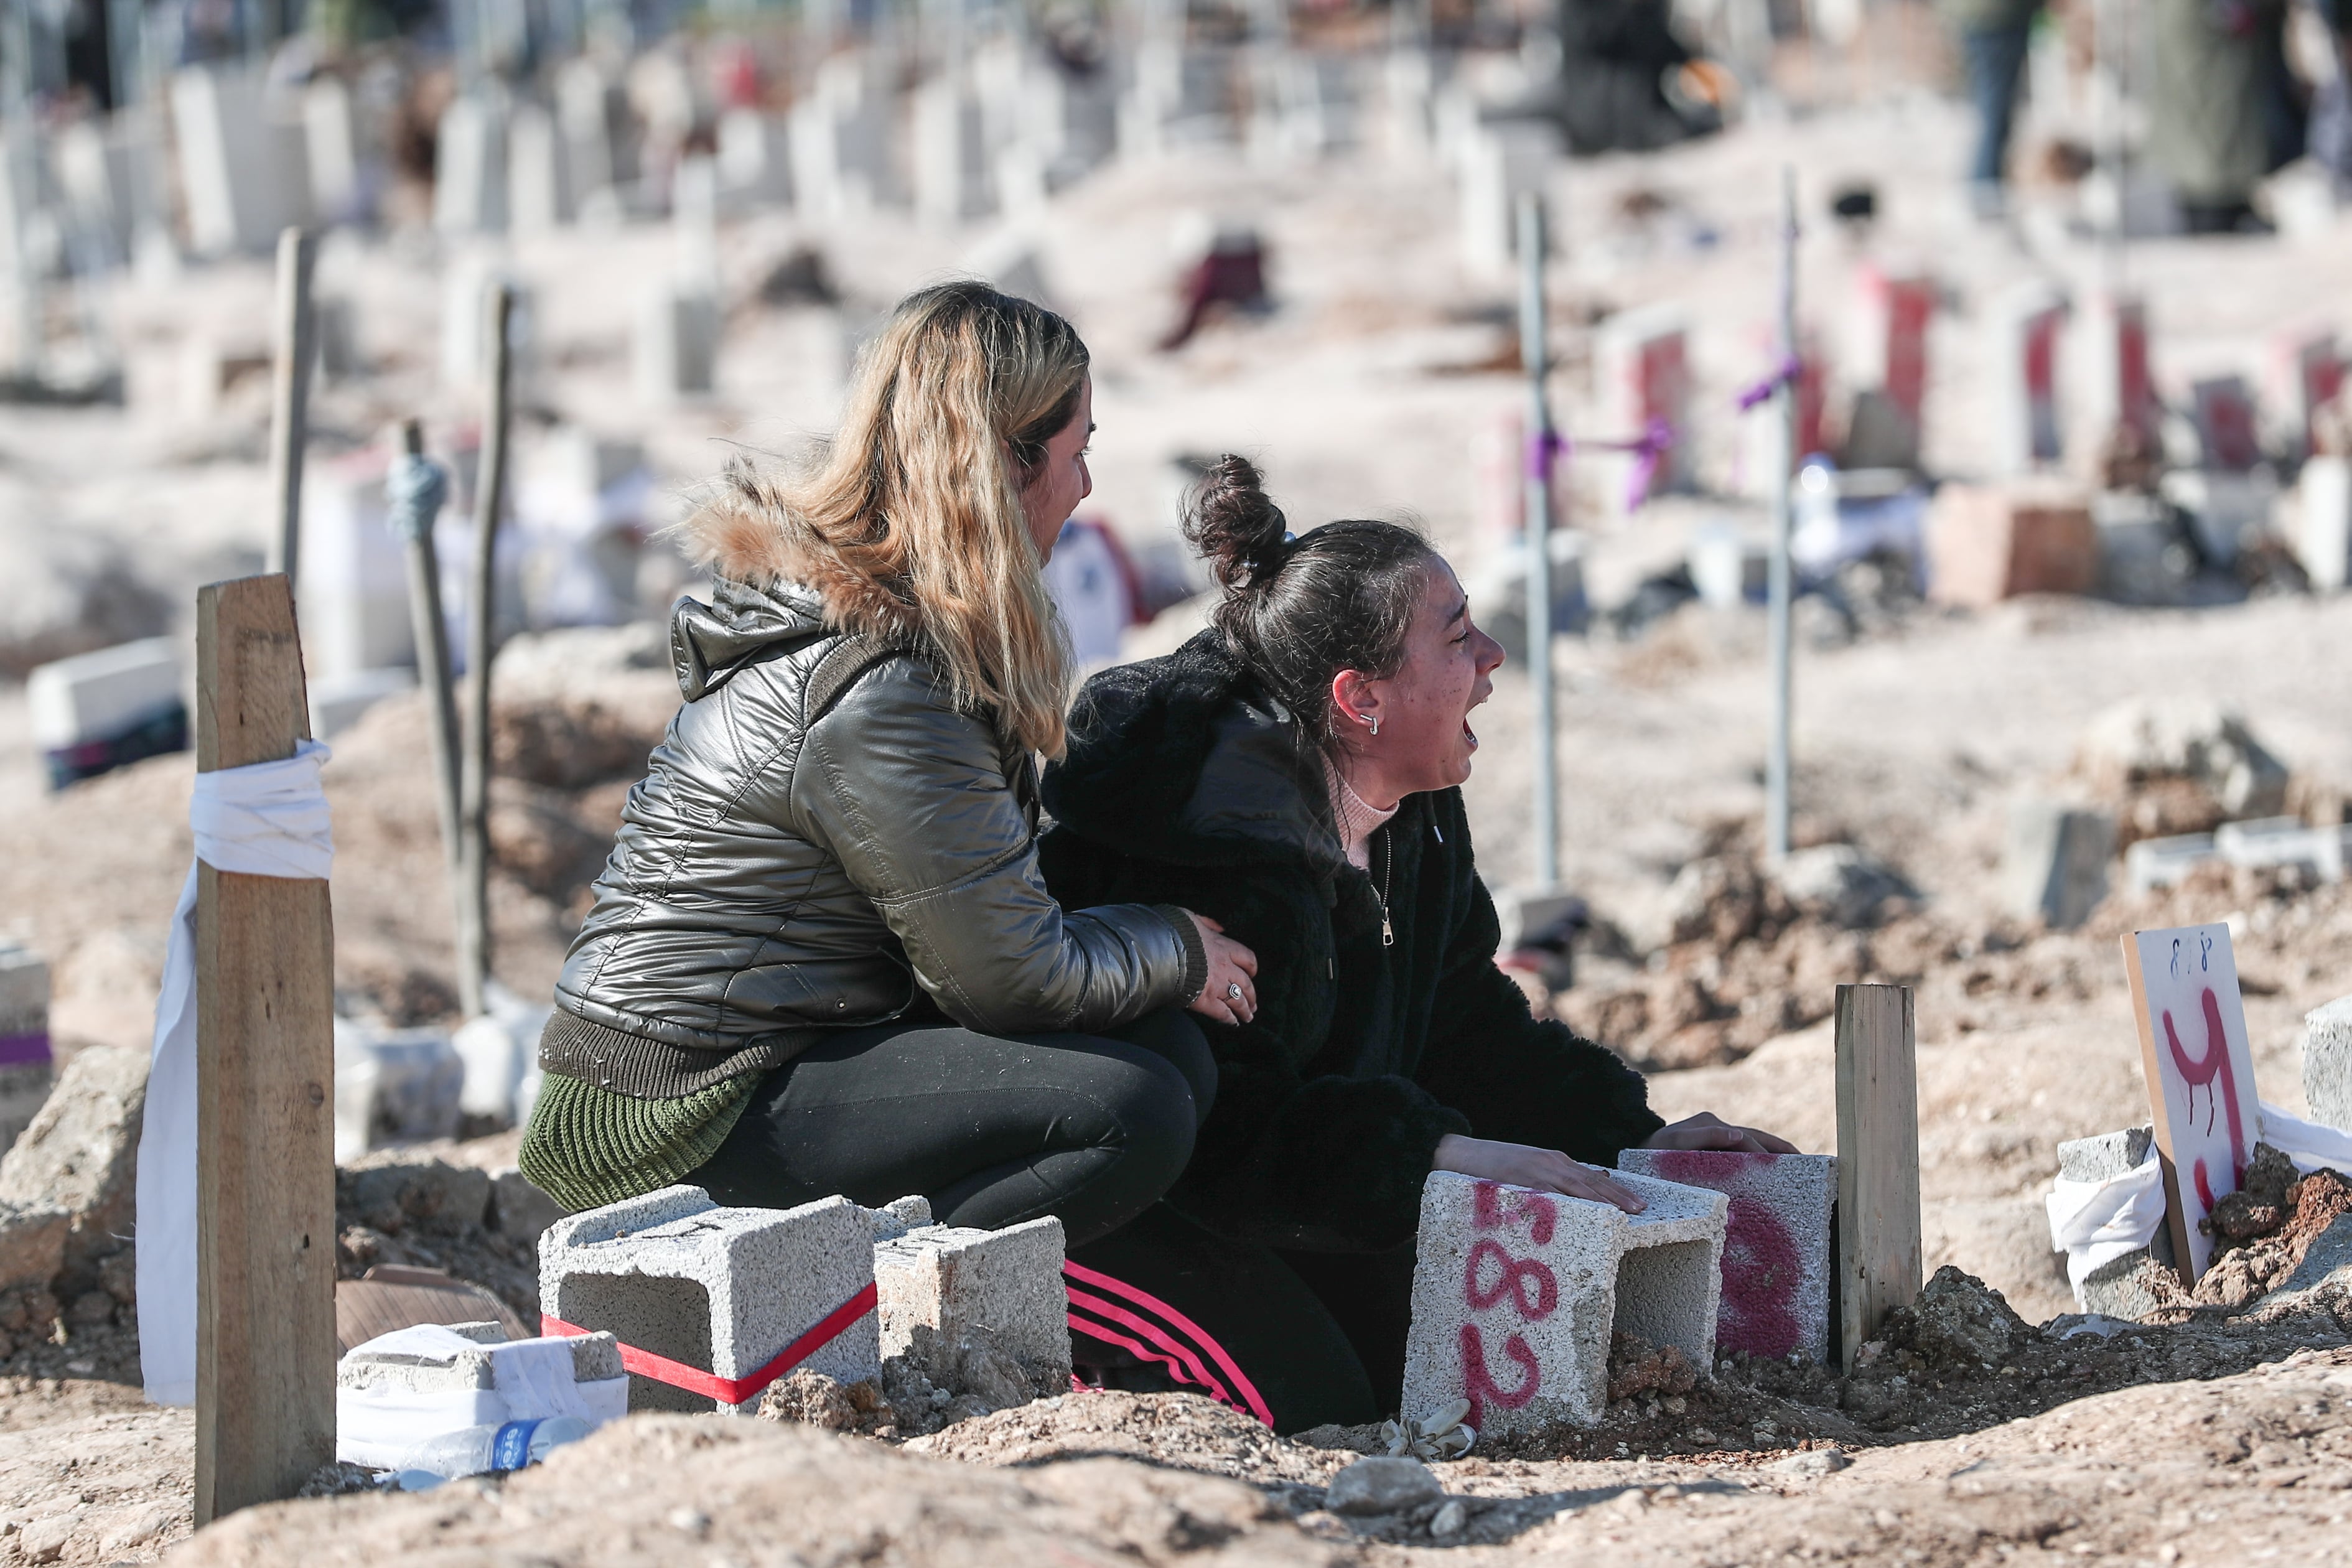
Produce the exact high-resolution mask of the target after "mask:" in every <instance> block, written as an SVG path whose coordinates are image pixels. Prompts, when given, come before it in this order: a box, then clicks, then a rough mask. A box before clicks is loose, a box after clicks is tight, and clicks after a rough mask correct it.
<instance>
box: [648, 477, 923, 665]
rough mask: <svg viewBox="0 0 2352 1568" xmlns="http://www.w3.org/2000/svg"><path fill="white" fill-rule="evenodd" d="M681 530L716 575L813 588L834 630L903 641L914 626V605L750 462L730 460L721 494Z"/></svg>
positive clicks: (691, 553) (696, 557)
mask: <svg viewBox="0 0 2352 1568" xmlns="http://www.w3.org/2000/svg"><path fill="white" fill-rule="evenodd" d="M678 537H679V541H680V542H681V543H683V544H684V546H685V548H686V553H687V557H688V559H689V560H691V561H692V562H694V563H695V564H697V565H698V566H702V567H706V568H708V569H709V572H710V574H712V575H713V576H715V577H718V578H720V579H721V580H727V579H732V580H733V581H735V582H738V583H744V584H751V586H752V587H755V588H766V589H777V588H779V587H781V586H782V585H784V584H799V585H800V586H801V587H803V588H805V589H807V590H808V591H809V595H810V596H811V597H813V598H814V601H815V602H816V604H817V605H818V607H819V612H820V613H821V615H822V616H823V617H824V624H825V625H826V626H831V627H833V628H834V629H835V630H836V631H845V632H864V633H866V634H868V635H870V636H875V637H889V638H893V639H896V640H903V639H905V638H907V637H909V636H910V635H911V634H913V633H914V631H915V629H916V626H917V620H916V616H915V609H914V605H912V604H910V603H909V602H908V600H907V599H906V598H904V597H902V596H901V595H898V594H897V593H894V592H893V591H892V590H891V588H890V586H889V584H886V583H880V582H877V581H876V580H875V579H874V578H872V577H871V576H869V575H867V574H865V573H863V572H860V571H858V570H856V568H855V567H853V566H851V565H850V564H849V563H847V562H845V561H844V560H843V559H842V558H841V553H840V552H839V551H838V550H836V549H835V547H834V546H833V544H832V543H831V542H828V541H827V540H825V539H824V538H823V537H822V536H821V535H819V534H818V533H817V532H816V531H815V530H814V529H812V528H810V527H809V526H808V525H807V524H806V523H805V522H803V521H802V520H801V519H800V518H799V517H798V516H797V515H795V514H794V512H793V510H792V508H791V507H790V506H788V505H786V504H785V502H784V500H783V498H782V495H781V494H780V493H779V492H778V490H777V489H776V487H775V485H774V484H773V482H772V481H771V480H769V479H766V478H764V477H763V476H762V475H761V473H760V471H759V470H758V469H757V468H754V467H753V466H752V465H751V463H749V462H743V461H739V462H734V463H730V464H729V465H728V466H727V469H726V471H725V472H724V473H723V474H721V475H720V476H719V481H718V487H717V489H716V491H715V493H713V494H712V495H710V496H709V498H707V499H706V500H704V501H703V503H702V504H701V505H700V506H698V507H697V508H696V509H695V510H694V511H693V513H692V514H691V515H690V516H688V518H687V520H686V521H684V522H683V523H681V524H679V525H678Z"/></svg>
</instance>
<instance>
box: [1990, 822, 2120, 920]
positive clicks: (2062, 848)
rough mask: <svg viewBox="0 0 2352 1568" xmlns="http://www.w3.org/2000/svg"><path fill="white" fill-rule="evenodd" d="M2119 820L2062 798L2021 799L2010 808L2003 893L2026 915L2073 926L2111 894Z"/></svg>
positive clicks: (2014, 908) (2015, 911)
mask: <svg viewBox="0 0 2352 1568" xmlns="http://www.w3.org/2000/svg"><path fill="white" fill-rule="evenodd" d="M2115 848H2116V819H2115V818H2114V817H2113V816H2109V815H2108V814H2107V813H2105V812H2104V811H2093V810H2090V809H2088V808H2087V807H2079V806H2070V805H2063V804H2061V803H2060V802H2057V801H2049V800H2021V801H2017V802H2015V803H2013V804H2012V805H2011V806H2010V809H2009V835H2008V838H2007V840H2006V842H2005V843H2004V844H2003V845H2002V847H2001V859H2000V881H2001V898H2002V900H2003V901H2004V902H2005V903H2006V904H2007V905H2008V906H2009V911H2010V913H2011V914H2013V915H2016V916H2017V917H2018V918H2019V919H2021V920H2041V921H2046V922H2047V923H2048V924H2049V926H2050V929H2051V930H2053V931H2071V930H2073V929H2074V927H2076V926H2078V925H2081V924H2082V923H2083V922H2084V921H2085V920H2087V919H2089V918H2090V914H2091V910H2093V909H2095V908H2096V907H2097V905H2098V902H2099V900H2101V899H2103V898H2105V897H2106V894H2107V862H2108V860H2109V859H2110V858H2113V856H2114V854H2115Z"/></svg>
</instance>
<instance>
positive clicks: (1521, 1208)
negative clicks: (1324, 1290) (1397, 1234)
mask: <svg viewBox="0 0 2352 1568" xmlns="http://www.w3.org/2000/svg"><path fill="white" fill-rule="evenodd" d="M1618 1181H1619V1183H1620V1184H1622V1185H1624V1186H1627V1187H1630V1188H1632V1189H1633V1191H1634V1192H1635V1193H1636V1194H1639V1195H1640V1196H1641V1197H1642V1198H1643V1200H1644V1201H1646V1202H1647V1203H1648V1205H1649V1207H1648V1209H1647V1210H1646V1211H1644V1212H1643V1213H1642V1214H1639V1215H1629V1214H1626V1213H1624V1212H1623V1211H1622V1210H1620V1209H1618V1208H1616V1207H1614V1206H1612V1205H1608V1204H1597V1203H1588V1202H1586V1201H1584V1200H1583V1199H1580V1198H1570V1197H1560V1196H1556V1195H1553V1194H1544V1193H1536V1192H1530V1191H1528V1190H1527V1189H1526V1188H1522V1187H1511V1186H1505V1185H1503V1184H1500V1183H1496V1182H1486V1181H1477V1180H1474V1179H1472V1178H1471V1177H1468V1176H1462V1175H1456V1174H1455V1173H1453V1172H1451V1171H1433V1172H1432V1173H1430V1175H1429V1179H1428V1181H1427V1182H1426V1183H1424V1184H1423V1187H1422V1192H1421V1232H1420V1251H1419V1257H1418V1258H1417V1260H1416V1262H1415V1265H1414V1268H1413V1277H1412V1331H1411V1334H1410V1336H1409V1338H1408V1339H1407V1341H1406V1345H1405V1370H1404V1407H1403V1414H1404V1415H1405V1416H1406V1417H1407V1418H1409V1419H1418V1418H1420V1417H1421V1416H1423V1415H1426V1414H1428V1413H1430V1412H1433V1411H1435V1410H1438V1409H1440V1408H1442V1407H1444V1406H1445V1405H1450V1404H1452V1403H1453V1402H1454V1401H1455V1400H1461V1399H1466V1400H1468V1401H1470V1404H1471V1408H1472V1414H1471V1425H1472V1426H1475V1427H1476V1428H1477V1429H1478V1430H1479V1432H1480V1433H1481V1434H1484V1435H1488V1436H1494V1435H1500V1434H1503V1433H1508V1432H1528V1431H1536V1430H1539V1429H1541V1428H1542V1427H1544V1426H1548V1425H1550V1424H1553V1423H1557V1422H1562V1421H1568V1422H1575V1423H1578V1424H1580V1425H1589V1424H1591V1423H1592V1422H1595V1421H1598V1420H1600V1419H1601V1415H1602V1414H1603V1412H1604V1411H1605V1410H1606V1408H1607V1405H1608V1391H1609V1336H1610V1334H1611V1332H1612V1331H1615V1330H1622V1331H1625V1332H1627V1333H1633V1334H1638V1335H1640V1336H1641V1337H1642V1338H1643V1339H1644V1340H1647V1341H1648V1342H1650V1343H1652V1344H1654V1345H1660V1346H1664V1345H1674V1346H1675V1347H1676V1348H1677V1349H1679V1350H1681V1351H1682V1352H1683V1353H1684V1354H1685V1355H1686V1356H1688V1357H1689V1358H1690V1359H1691V1360H1692V1361H1693V1362H1694V1363H1696V1364H1697V1365H1699V1366H1701V1367H1711V1366H1712V1365H1713V1364H1714V1360H1713V1358H1714V1351H1715V1320H1716V1311H1717V1304H1718V1301H1719V1299H1720V1297H1721V1294H1722V1289H1723V1279H1722V1260H1723V1236H1724V1216H1725V1214H1726V1211H1727V1208H1728V1207H1729V1205H1728V1201H1727V1199H1726V1198H1725V1197H1724V1195H1723V1194H1721V1193H1713V1192H1707V1191H1705V1190H1703V1189H1701V1188H1697V1187H1685V1186H1679V1185H1677V1184H1674V1183H1671V1182H1661V1181H1657V1180H1655V1179H1654V1178H1652V1177H1648V1176H1640V1175H1633V1174H1631V1173H1627V1174H1624V1175H1622V1176H1620V1177H1619V1178H1618Z"/></svg>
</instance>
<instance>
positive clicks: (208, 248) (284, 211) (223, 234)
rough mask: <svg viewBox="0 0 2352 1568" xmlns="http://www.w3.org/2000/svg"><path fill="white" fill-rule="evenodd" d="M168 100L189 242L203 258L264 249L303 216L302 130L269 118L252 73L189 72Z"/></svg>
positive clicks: (179, 75)
mask: <svg viewBox="0 0 2352 1568" xmlns="http://www.w3.org/2000/svg"><path fill="white" fill-rule="evenodd" d="M171 93H172V123H173V131H174V132H175V133H176V135H175V140H176V141H177V142H178V145H179V151H180V190H181V195H182V199H183V201H184V204H185V206H186V211H187V219H188V238H189V241H190V242H191V243H192V244H193V245H194V247H195V248H196V249H197V251H198V252H200V253H202V254H204V255H207V256H225V255H228V254H230V253H232V252H236V251H251V252H260V251H266V250H268V249H269V248H270V247H273V246H275V245H276V244H277V243H278V232H279V231H280V230H282V229H284V228H285V227H287V226H289V225H290V224H299V223H300V222H302V221H303V220H304V219H305V218H306V217H307V216H308V210H307V209H308V205H309V204H308V202H307V201H306V200H305V197H306V196H307V195H308V193H309V174H308V171H307V170H306V169H305V167H304V166H303V165H304V162H305V157H304V153H303V151H302V130H301V128H300V127H299V125H295V126H280V125H278V123H276V122H275V121H272V120H271V119H270V118H269V117H268V112H267V109H266V106H265V104H264V101H263V95H262V75H261V73H260V72H259V71H258V70H257V69H252V68H246V67H239V66H222V65H205V66H188V67H185V68H183V69H181V70H178V71H176V72H174V73H173V77H172V89H171Z"/></svg>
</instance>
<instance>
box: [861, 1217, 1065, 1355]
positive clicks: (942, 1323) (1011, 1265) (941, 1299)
mask: <svg viewBox="0 0 2352 1568" xmlns="http://www.w3.org/2000/svg"><path fill="white" fill-rule="evenodd" d="M900 1201H901V1202H904V1201H905V1200H903V1199H902V1200H900ZM928 1207H929V1206H928V1205H926V1214H927V1215H928ZM1063 1256H1064V1254H1063V1245H1062V1222H1061V1221H1060V1220H1058V1219H1055V1218H1052V1217H1051V1216H1048V1217H1046V1218H1045V1219H1035V1220H1031V1221H1030V1222H1029V1223H1027V1224H1026V1225H1016V1226H1010V1227H1008V1228H1006V1229H1004V1230H973V1229H969V1228H964V1227H961V1226H946V1225H931V1226H920V1227H918V1228H913V1229H909V1230H908V1231H907V1233H906V1234H905V1235H903V1236H901V1237H896V1238H894V1239H891V1240H887V1241H884V1242H882V1243H881V1244H880V1245H878V1246H877V1247H875V1249H874V1280H875V1284H876V1285H877V1288H878V1289H879V1291H880V1296H881V1305H880V1312H881V1352H882V1353H883V1354H884V1355H886V1356H887V1355H903V1354H905V1353H907V1352H908V1348H909V1347H910V1346H911V1345H912V1344H913V1343H914V1341H915V1337H916V1331H917V1330H918V1329H923V1328H928V1329H929V1330H930V1331H931V1332H932V1333H934V1334H936V1335H938V1337H939V1343H940V1346H941V1347H942V1348H943V1349H945V1350H946V1351H948V1352H950V1353H952V1352H955V1351H956V1350H958V1349H960V1348H961V1347H962V1346H963V1345H965V1344H974V1343H981V1342H985V1343H988V1344H992V1345H993V1346H995V1347H996V1348H997V1349H998V1350H1000V1351H1003V1352H1004V1353H1006V1354H1007V1355H1010V1356H1012V1357H1013V1359H1014V1360H1015V1361H1018V1362H1019V1363H1021V1364H1022V1366H1023V1367H1024V1369H1025V1370H1026V1371H1027V1372H1028V1373H1030V1376H1031V1377H1032V1378H1033V1379H1034V1380H1035V1381H1036V1382H1038V1383H1039V1384H1042V1385H1044V1386H1046V1387H1057V1386H1060V1385H1062V1384H1066V1383H1067V1382H1068V1381H1069V1375H1070V1333H1069V1295H1068V1291H1067V1288H1066V1286H1065V1285H1064V1284H1063V1282H1062V1261H1063Z"/></svg>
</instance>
